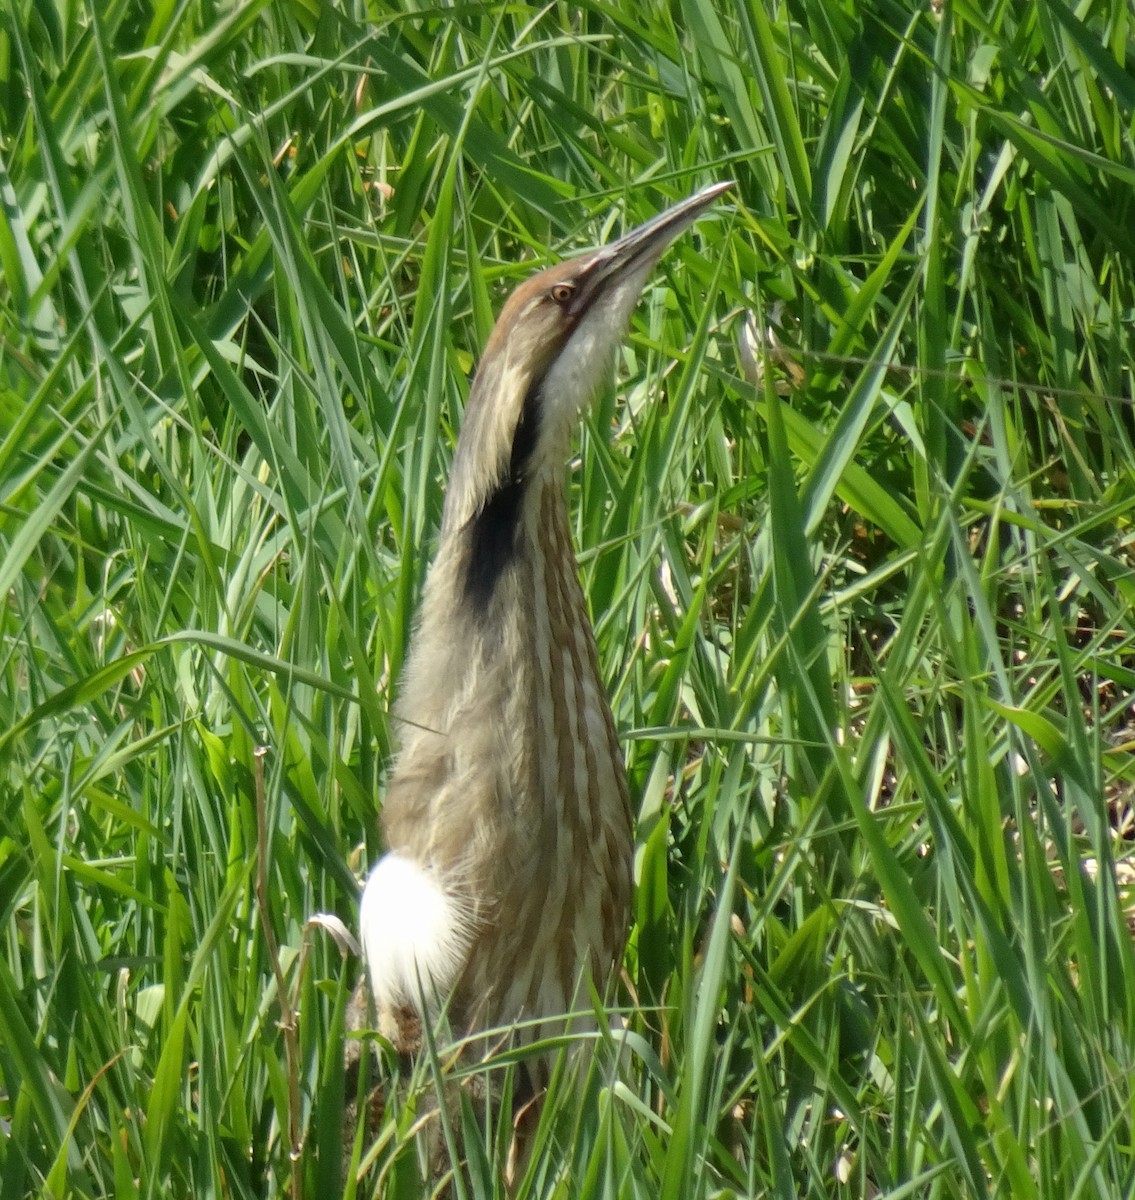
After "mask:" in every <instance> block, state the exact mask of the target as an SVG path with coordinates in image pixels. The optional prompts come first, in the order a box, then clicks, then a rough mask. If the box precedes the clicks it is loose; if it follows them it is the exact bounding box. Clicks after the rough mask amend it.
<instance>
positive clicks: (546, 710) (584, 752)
mask: <svg viewBox="0 0 1135 1200" xmlns="http://www.w3.org/2000/svg"><path fill="white" fill-rule="evenodd" d="M478 521H479V522H481V523H480V524H479V525H478ZM399 715H400V716H401V717H402V718H403V722H404V723H403V726H402V729H401V730H400V734H401V737H402V751H401V754H400V756H399V759H398V762H397V765H396V768H395V771H394V773H393V775H392V777H391V782H390V788H389V790H388V795H387V801H386V817H385V820H386V823H387V833H388V837H390V836H393V837H394V838H395V839H401V840H403V841H405V840H413V841H417V842H419V843H420V839H421V838H423V837H425V836H426V835H425V833H423V832H418V831H417V830H418V827H417V826H416V822H417V821H418V820H419V818H421V826H420V828H421V829H425V828H426V826H427V825H428V827H429V828H430V829H431V830H432V832H431V834H430V835H429V836H430V837H431V838H432V839H433V840H432V841H431V844H430V845H429V846H428V847H425V846H421V845H420V844H419V849H420V850H422V851H424V856H426V857H428V858H430V859H433V860H435V861H438V862H439V865H445V866H448V865H450V863H451V862H456V861H458V860H460V859H461V858H462V857H463V856H464V857H465V858H468V857H469V855H470V854H471V853H473V852H472V851H471V850H470V848H469V847H468V846H467V845H466V844H465V843H464V842H463V843H462V844H457V843H456V842H454V843H453V844H450V843H449V842H448V841H447V840H446V839H447V838H448V833H447V832H446V831H447V828H448V826H447V824H446V822H445V821H439V820H437V819H436V814H437V801H436V791H437V789H438V788H448V789H450V792H451V795H450V796H449V799H448V801H447V803H449V804H452V806H453V808H454V810H455V812H456V811H458V810H464V811H463V812H462V818H461V819H460V820H455V821H454V822H453V823H452V825H453V828H455V829H457V830H465V831H468V830H469V829H470V828H473V829H483V830H485V831H487V832H491V831H492V830H493V829H494V828H496V827H499V826H500V825H501V823H502V816H501V810H502V806H504V807H506V808H507V809H508V811H509V814H510V815H509V822H511V826H510V827H511V828H514V829H517V830H520V831H523V836H525V837H542V838H544V837H551V838H557V837H563V836H565V834H564V830H565V829H571V828H575V827H577V826H581V828H580V836H584V837H586V836H587V826H588V823H589V821H590V819H591V818H590V816H589V815H588V814H589V812H590V811H591V810H592V809H593V808H594V806H595V804H596V802H597V800H598V798H599V797H601V796H607V795H611V794H612V793H615V794H617V795H621V796H622V797H623V798H624V802H625V795H626V784H625V780H624V778H623V775H622V766H621V762H622V758H621V753H620V750H619V746H618V742H617V739H616V735H615V729H614V722H613V720H612V717H611V712H610V707H609V705H608V703H607V698H606V695H605V692H604V689H603V686H602V681H601V679H600V677H599V671H598V665H597V658H596V650H595V640H594V635H593V633H592V629H591V623H590V620H589V619H588V615H587V609H586V604H585V601H584V596H583V591H582V589H581V587H580V583H579V577H578V567H577V564H576V559H575V553H574V551H573V548H572V543H571V535H570V530H569V527H568V512H567V504H566V500H565V496H564V489H563V484H562V480H561V479H560V478H559V477H547V478H542V477H536V478H533V479H531V480H528V481H526V483H525V484H524V485H523V487H522V488H521V489H520V492H519V494H517V495H511V496H509V495H505V496H497V497H494V499H493V500H492V501H490V503H489V504H487V505H486V506H485V507H484V508H483V509H482V511H481V513H480V514H479V516H478V517H475V518H474V519H473V521H471V522H467V523H466V524H465V525H464V526H462V527H454V526H452V525H450V526H448V527H447V528H446V532H445V534H444V535H443V538H442V542H441V545H440V547H439V550H438V555H437V558H436V559H435V561H434V564H433V566H432V568H431V570H430V574H429V577H428V579H427V582H426V590H425V595H424V598H423V605H422V611H421V620H420V623H419V626H418V629H417V631H416V633H415V637H414V641H413V645H412V647H411V653H410V658H409V661H408V664H407V670H406V674H405V676H404V680H403V688H402V696H401V700H400V703H399ZM455 781H457V785H456V786H455ZM431 796H434V800H433V801H431V799H430V797H431ZM431 803H432V804H433V808H432V809H431V810H430V811H431V812H432V814H433V815H432V818H431V820H430V821H429V822H426V821H425V820H424V815H425V812H426V808H427V805H429V804H431ZM565 815H567V816H570V817H571V820H570V821H568V822H567V823H566V824H565ZM392 822H397V823H398V828H396V829H392V828H391V823H392ZM439 831H440V832H439ZM516 856H517V857H518V859H520V860H523V848H522V847H520V846H518V847H516ZM508 857H509V856H507V855H505V856H504V859H503V865H504V866H505V867H506V868H507V869H521V868H522V866H523V863H522V861H519V862H513V863H511V864H510V863H509V862H508Z"/></svg>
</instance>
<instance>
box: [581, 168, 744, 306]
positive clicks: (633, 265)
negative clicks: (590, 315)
mask: <svg viewBox="0 0 1135 1200" xmlns="http://www.w3.org/2000/svg"><path fill="white" fill-rule="evenodd" d="M732 186H733V180H731V179H728V180H726V181H725V182H724V183H713V184H710V186H709V187H707V188H703V189H702V190H701V191H700V192H698V193H697V194H696V195H693V196H691V197H690V198H689V199H688V200H683V201H682V202H681V203H680V204H675V205H674V207H673V208H668V209H667V210H666V211H665V212H663V213H659V214H658V216H656V217H652V218H651V219H650V220H649V221H647V222H646V223H645V224H644V225H640V226H639V227H638V228H637V229H632V230H631V231H630V233H628V234H625V235H624V236H623V237H621V238H620V239H619V240H618V241H617V242H612V243H611V244H610V245H608V246H603V247H602V248H601V249H599V250H596V251H595V253H594V254H593V255H592V256H591V257H590V259H587V260H586V261H584V262H583V263H582V264H581V267H580V274H579V276H578V277H577V283H578V285H579V286H578V289H577V291H576V294H575V297H574V299H573V300H572V304H571V311H572V313H573V314H575V313H582V312H584V311H585V310H586V309H587V308H588V307H590V305H591V303H592V301H594V300H595V299H596V297H597V296H600V295H602V293H603V292H605V291H606V290H607V289H608V287H610V285H611V284H612V283H614V282H615V281H616V280H618V279H622V278H625V277H627V276H631V275H634V274H636V273H637V271H638V270H639V269H649V268H650V267H651V266H652V265H653V264H654V263H655V261H656V260H657V259H658V256H659V255H660V254H661V253H662V251H663V250H665V249H666V247H667V246H668V245H669V244H670V243H671V242H672V241H673V240H674V239H675V238H676V237H677V236H678V234H680V233H681V232H682V230H683V229H686V228H687V227H688V226H690V225H692V224H693V223H694V221H696V220H697V218H698V217H700V216H701V214H702V213H703V212H705V210H706V209H707V208H709V206H710V205H711V204H712V203H713V202H714V201H715V200H716V199H717V197H718V196H720V195H721V193H722V192H724V191H726V190H728V189H729V188H731V187H732Z"/></svg>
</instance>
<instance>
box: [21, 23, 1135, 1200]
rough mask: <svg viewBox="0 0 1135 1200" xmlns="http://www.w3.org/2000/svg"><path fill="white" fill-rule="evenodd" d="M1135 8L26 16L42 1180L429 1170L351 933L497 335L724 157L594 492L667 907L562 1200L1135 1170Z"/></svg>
mask: <svg viewBox="0 0 1135 1200" xmlns="http://www.w3.org/2000/svg"><path fill="white" fill-rule="evenodd" d="M1133 29H1135V17H1133V15H1132V12H1131V9H1130V6H1129V5H1128V4H1126V3H1124V2H1123V0H1101V2H1098V3H1085V4H1081V5H1079V6H1071V5H1069V4H1066V3H1065V2H1064V0H1037V3H1035V4H1030V5H1023V4H996V5H994V6H993V7H992V8H991V9H990V8H988V7H979V6H974V5H971V4H969V3H966V2H963V0H944V3H942V4H937V3H935V4H931V5H930V6H929V7H927V6H925V5H911V4H906V3H900V2H899V0H892V2H888V0H879V2H877V3H873V4H869V5H858V4H852V3H841V2H835V3H833V2H830V0H823V2H820V0H796V2H795V3H791V4H788V3H779V2H777V0H747V2H746V3H742V4H739V5H736V6H733V5H725V4H720V3H719V4H710V3H707V2H704V0H678V2H677V3H674V4H671V5H665V4H657V3H646V4H639V5H631V4H623V5H619V6H613V5H608V4H604V3H598V2H595V3H592V2H584V3H582V4H575V5H571V6H567V5H562V6H561V5H553V6H549V7H547V8H531V7H527V6H521V5H511V6H491V7H488V6H486V7H477V6H457V7H455V8H447V9H422V10H414V9H403V8H401V7H399V6H395V5H384V4H382V3H379V2H375V3H371V4H369V5H363V4H356V5H353V6H351V5H347V6H342V7H341V8H340V7H338V6H332V5H323V6H320V5H305V4H299V3H290V2H287V0H285V2H282V3H277V4H268V3H264V2H263V0H249V2H246V3H233V4H216V3H204V2H199V3H185V4H181V5H172V4H164V5H158V6H155V7H152V8H147V7H142V6H136V5H131V4H127V3H120V2H119V3H107V4H101V5H91V4H85V5H63V6H55V5H50V4H42V3H32V2H31V0H8V2H7V3H6V4H5V5H4V7H3V13H2V17H0V265H2V272H3V280H2V283H0V595H2V596H3V598H4V603H3V606H2V608H0V681H2V682H0V821H2V825H0V916H2V918H3V928H4V930H5V935H4V952H3V954H0V1089H2V1090H0V1119H2V1125H0V1200H9V1198H16V1197H23V1196H27V1195H44V1196H59V1197H62V1196H74V1197H102V1196H110V1195H114V1196H116V1197H143V1196H144V1197H151V1196H163V1197H165V1196H174V1197H177V1196H191V1195H192V1196H194V1197H207V1196H225V1197H240V1198H245V1197H249V1198H250V1197H260V1196H269V1195H278V1194H287V1195H292V1196H295V1195H297V1194H298V1193H299V1192H301V1191H302V1192H303V1193H304V1194H306V1195H309V1196H310V1195H321V1196H327V1195H340V1194H342V1195H344V1196H355V1195H358V1196H374V1195H390V1196H416V1195H420V1194H427V1193H428V1190H429V1187H430V1186H431V1185H430V1184H427V1183H423V1181H422V1172H421V1170H420V1163H419V1157H418V1155H419V1143H420V1141H421V1139H417V1138H416V1135H415V1132H414V1131H415V1127H416V1125H417V1124H418V1123H419V1117H420V1116H421V1115H422V1114H423V1113H424V1111H425V1108H424V1106H423V1104H422V1103H419V1098H420V1097H421V1098H423V1099H424V1095H425V1094H427V1093H428V1092H430V1091H431V1089H432V1088H433V1087H434V1086H435V1079H434V1074H435V1072H436V1071H437V1070H445V1069H447V1061H448V1060H447V1056H446V1053H445V1047H444V1046H439V1047H437V1049H436V1053H435V1054H434V1056H433V1057H432V1059H431V1058H430V1057H429V1056H427V1058H426V1059H425V1060H423V1062H421V1063H419V1064H417V1065H416V1066H415V1067H414V1068H413V1072H414V1077H413V1079H411V1080H409V1081H407V1080H406V1079H405V1078H403V1079H402V1080H401V1081H400V1082H399V1083H397V1084H396V1083H395V1081H394V1079H393V1078H392V1077H391V1076H392V1074H394V1073H397V1072H398V1071H399V1070H401V1071H402V1073H403V1075H404V1074H405V1071H406V1070H407V1068H399V1066H398V1064H396V1063H394V1062H392V1061H390V1060H389V1059H387V1060H384V1066H383V1072H384V1073H385V1075H386V1079H385V1082H386V1089H387V1097H388V1103H387V1105H386V1108H385V1110H384V1111H383V1112H381V1113H379V1114H377V1115H375V1116H374V1117H373V1118H372V1120H371V1122H370V1123H369V1124H367V1123H365V1122H364V1123H363V1125H362V1126H361V1127H360V1132H359V1135H358V1137H357V1139H356V1140H355V1141H354V1142H353V1143H352V1142H351V1140H350V1133H351V1129H350V1127H348V1131H347V1132H348V1137H347V1139H346V1141H344V1134H343V1129H344V1123H343V1109H344V1103H345V1097H344V1079H343V1066H342V1064H343V1051H344V1025H345V1010H346V1006H347V1000H348V996H349V993H350V990H351V987H352V985H353V983H354V980H355V978H356V976H357V973H358V969H359V967H358V963H357V962H356V961H354V960H352V959H349V958H344V957H343V956H342V955H341V953H340V951H339V949H338V948H337V946H336V944H335V943H334V942H333V941H332V940H331V939H330V938H328V937H327V936H326V935H325V934H324V932H323V931H322V930H321V929H320V928H309V927H308V926H307V921H308V918H309V917H310V916H312V915H313V914H315V913H317V912H331V913H337V914H338V915H339V916H340V917H341V918H342V919H343V920H344V921H345V922H346V923H347V924H348V925H351V924H353V922H354V917H355V906H356V900H357V885H356V879H357V877H358V876H359V874H360V873H361V872H362V870H363V869H364V868H365V865H366V863H367V862H368V861H373V859H374V857H375V855H376V854H377V853H378V851H379V849H380V847H379V845H378V841H377V823H376V813H377V810H378V806H379V804H380V802H381V795H382V779H383V772H384V769H385V767H386V765H387V763H388V762H389V759H390V755H391V753H392V751H393V748H394V746H395V744H396V736H397V729H396V728H395V727H394V725H393V724H392V722H391V720H390V718H389V716H388V713H389V709H390V704H391V701H392V699H393V697H394V696H395V694H396V691H397V681H398V677H399V671H400V667H401V664H402V661H403V656H404V653H405V649H406V643H407V638H408V634H409V630H410V627H411V621H412V616H413V612H414V607H415V602H416V598H417V596H418V594H419V591H420V588H421V584H422V579H423V574H424V570H425V566H426V564H427V563H428V561H429V557H430V554H431V551H432V546H433V544H434V539H435V534H436V529H437V523H438V518H439V514H440V505H441V497H442V488H443V482H444V479H445V476H446V473H447V467H448V463H449V460H450V456H451V453H452V448H453V443H454V437H455V432H456V429H457V427H458V426H459V423H460V418H461V410H462V405H463V401H464V398H465V396H466V394H467V389H468V380H469V376H470V373H471V370H472V368H473V366H474V364H475V361H476V358H477V355H478V350H479V348H480V346H482V345H483V343H484V341H485V338H486V337H487V334H488V331H489V329H490V328H491V325H492V321H493V316H494V313H495V312H496V311H497V310H498V309H499V307H500V303H501V300H502V298H503V296H504V295H505V294H506V293H507V291H508V290H509V288H511V287H512V286H513V285H515V284H516V283H518V282H519V281H520V280H522V279H523V278H524V277H525V276H526V275H527V274H528V273H529V272H530V271H531V270H532V269H533V268H534V267H535V266H536V265H539V264H543V263H545V262H546V261H549V260H550V259H552V258H553V257H555V256H556V255H560V254H568V253H571V252H573V251H575V250H577V249H579V248H581V247H584V246H587V245H591V244H594V243H597V242H599V241H601V240H603V239H605V238H607V237H608V236H611V235H614V234H616V233H617V232H618V231H620V230H621V229H623V228H624V227H626V226H627V225H629V224H632V223H635V222H637V221H639V220H642V219H645V218H646V217H648V216H649V215H651V214H652V213H653V212H655V211H657V210H658V209H659V208H660V207H662V206H664V205H665V204H666V203H668V202H670V201H672V200H674V199H677V198H679V197H681V196H683V195H685V194H688V193H690V192H692V191H693V190H695V189H696V188H697V187H699V186H701V185H704V184H705V183H708V182H710V181H711V180H714V179H720V178H734V179H736V181H737V184H736V188H735V189H734V191H733V192H732V193H731V194H730V196H729V197H727V200H726V202H725V203H723V204H721V205H719V206H718V207H717V209H716V210H715V212H714V213H713V214H712V215H710V216H709V217H707V218H704V219H703V220H702V221H701V222H700V223H699V225H698V226H697V229H696V230H695V231H694V232H693V233H692V234H690V235H687V236H686V237H685V238H684V239H683V240H682V241H681V242H680V243H679V244H677V245H676V246H675V247H674V249H673V250H672V251H671V252H670V253H669V255H668V256H667V258H666V259H665V260H664V262H663V264H662V266H661V268H660V270H659V272H658V274H657V277H656V279H655V280H654V282H653V283H652V284H651V285H650V286H649V287H648V290H647V293H646V296H645V298H644V300H643V303H642V304H641V305H640V308H639V310H638V313H637V315H636V318H635V323H634V328H633V331H632V334H631V337H630V339H629V340H628V342H627V345H626V348H625V350H624V352H623V354H622V357H621V361H620V365H619V371H618V379H617V385H616V386H615V387H614V388H612V390H611V391H610V393H609V394H607V395H604V396H603V397H601V398H600V400H599V402H598V403H597V405H596V407H595V411H594V413H593V414H592V415H591V416H590V417H589V419H588V421H587V423H586V426H585V428H584V430H583V433H582V436H581V438H580V441H579V446H578V451H579V452H578V458H577V459H576V461H574V462H573V463H572V464H571V468H570V489H571V497H572V511H573V519H574V522H575V526H576V535H577V541H578V544H579V545H580V546H581V547H582V549H583V553H582V556H581V559H582V564H583V566H582V570H583V577H584V585H585V588H586V591H587V594H588V596H589V599H590V603H591V605H592V610H593V613H594V615H595V620H596V624H597V631H598V641H599V647H600V655H601V661H602V669H603V671H604V674H605V676H606V679H607V681H608V683H609V691H610V695H611V696H612V701H613V706H614V710H615V715H616V720H617V722H618V726H619V728H620V730H621V731H622V734H623V737H624V739H625V742H624V744H625V748H626V757H627V765H628V770H629V774H630V777H631V780H632V788H633V791H634V795H635V798H636V802H637V804H638V810H639V823H638V847H639V849H638V855H637V859H636V876H637V880H638V890H637V899H636V908H635V921H634V927H633V930H632V933H631V940H630V945H629V947H628V950H627V957H626V972H625V988H624V992H623V995H622V996H621V997H620V1003H621V1005H622V1011H623V1013H624V1015H625V1025H626V1028H625V1030H624V1031H622V1032H620V1033H617V1034H616V1033H612V1034H611V1035H610V1036H608V1035H607V1034H606V1033H605V1032H604V1034H603V1036H602V1037H601V1038H600V1042H601V1043H602V1044H601V1045H600V1046H599V1047H598V1049H597V1052H596V1053H595V1054H593V1055H592V1054H584V1055H582V1056H577V1057H575V1058H573V1059H570V1060H566V1061H565V1064H564V1066H563V1068H562V1071H561V1073H560V1074H559V1075H558V1076H557V1077H556V1080H555V1081H554V1084H553V1087H552V1090H551V1093H550V1095H549V1097H548V1099H547V1102H546V1104H545V1107H544V1111H543V1114H542V1116H541V1118H540V1123H539V1126H538V1129H537V1130H536V1133H535V1135H534V1137H533V1142H532V1145H533V1149H532V1154H531V1158H530V1161H529V1163H528V1165H527V1168H526V1170H525V1171H524V1172H523V1173H522V1176H521V1178H520V1179H519V1180H518V1181H517V1182H516V1183H515V1185H514V1187H515V1192H516V1194H518V1195H521V1196H531V1197H536V1196H555V1197H569V1196H600V1195H602V1196H605V1197H606V1196H618V1197H628V1198H631V1197H643V1198H646V1197H651V1198H653V1197H657V1196H663V1197H668V1198H678V1197H697V1196H707V1197H708V1196H729V1195H738V1196H742V1195H743V1196H775V1197H796V1196H809V1197H813V1196H824V1197H841V1196H846V1197H872V1196H887V1197H893V1198H895V1200H898V1198H899V1197H904V1196H905V1197H911V1196H919V1197H971V1196H1005V1197H1010V1196H1011V1197H1013V1198H1014V1200H1019V1198H1029V1197H1037V1198H1052V1200H1069V1198H1071V1197H1076V1198H1080V1197H1106V1198H1108V1200H1112V1198H1114V1197H1116V1196H1122V1195H1127V1194H1130V1193H1131V1192H1132V1190H1133V1189H1135V1165H1133V1164H1135V1153H1133V1138H1135V1129H1133V1116H1132V1114H1133V1113H1135V1087H1133V1083H1132V1080H1133V1071H1135V956H1133V953H1132V944H1131V936H1130V929H1129V919H1130V918H1129V914H1130V903H1131V895H1130V890H1131V880H1132V878H1133V875H1132V871H1131V864H1130V857H1131V856H1130V847H1131V839H1132V836H1133V834H1132V819H1131V795H1132V777H1133V774H1135V767H1133V765H1132V764H1133V762H1135V758H1133V757H1132V754H1131V749H1132V744H1133V736H1135V735H1133V732H1132V730H1133V722H1132V714H1131V697H1132V693H1133V686H1135V628H1133V620H1132V600H1133V599H1135V573H1133V569H1132V554H1131V545H1132V521H1133V515H1135V444H1133V437H1135V420H1133V413H1132V366H1133V359H1135V349H1133V347H1135V338H1133V329H1132V326H1133V323H1135V278H1133V269H1135V255H1133V251H1132V237H1131V230H1132V229H1133V228H1135V188H1133V184H1135V145H1133V136H1132V130H1133V128H1135V125H1133V117H1135V73H1133V69H1132V58H1133V55H1135V34H1133ZM746 325H748V332H747V333H746ZM741 342H744V344H745V345H746V347H747V350H746V351H745V353H744V354H742V353H741V352H740V351H739V349H738V347H739V344H740V343H741ZM258 841H262V843H263V850H262V852H258ZM281 986H282V987H283V988H284V994H281V990H280V989H281ZM293 1011H294V1013H295V1014H296V1016H295V1022H294V1042H293V1044H292V1045H291V1047H290V1048H289V1045H288V1040H289V1036H290V1035H289V1033H288V1031H287V1030H282V1029H281V1028H280V1021H281V1017H282V1015H284V1016H286V1015H287V1014H288V1013H289V1012H293ZM285 1024H287V1022H286V1021H285ZM605 1028H606V1027H605V1026H604V1029H605ZM499 1076H500V1077H501V1078H504V1079H507V1067H506V1066H502V1067H500V1068H499ZM505 1086H506V1090H507V1083H506V1084H505ZM353 1098H354V1096H353V1094H352V1095H351V1096H348V1097H346V1100H352V1099H353ZM473 1107H474V1105H473V1103H472V1102H471V1103H470V1105H468V1106H467V1107H466V1109H465V1110H464V1112H463V1113H462V1112H449V1114H448V1116H447V1119H451V1123H460V1124H461V1125H463V1126H464V1136H461V1134H462V1129H461V1128H452V1129H450V1130H449V1131H448V1133H449V1134H450V1135H451V1141H452V1144H453V1145H454V1146H457V1145H459V1144H460V1145H461V1146H462V1147H463V1149H462V1152H461V1154H462V1157H461V1160H460V1162H459V1165H458V1167H457V1169H456V1172H455V1175H454V1177H453V1179H452V1181H451V1182H452V1187H453V1188H454V1191H455V1194H457V1195H460V1196H468V1197H482V1196H491V1195H497V1194H501V1192H502V1189H503V1186H504V1185H503V1183H502V1178H503V1166H504V1159H505V1158H506V1157H507V1153H508V1149H509V1142H510V1140H511V1130H510V1128H509V1125H508V1121H507V1116H504V1117H501V1118H500V1119H499V1121H498V1122H497V1123H495V1124H494V1123H492V1122H489V1123H484V1122H481V1121H479V1120H477V1119H476V1113H475V1112H474V1111H473ZM445 1113H446V1110H444V1109H443V1114H445ZM427 1124H430V1122H429V1121H427ZM435 1124H436V1122H435ZM432 1136H434V1138H435V1141H436V1138H437V1137H438V1136H439V1135H437V1134H434V1135H432ZM293 1137H294V1139H295V1141H296V1143H297V1144H296V1145H295V1146H294V1147H293V1145H292V1142H293ZM293 1149H294V1151H295V1154H294V1163H293V1162H292V1161H290V1151H292V1150H293ZM345 1159H346V1160H350V1165H349V1169H348V1170H347V1172H346V1176H345V1177H344V1175H343V1172H342V1165H343V1162H344V1160H345Z"/></svg>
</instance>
